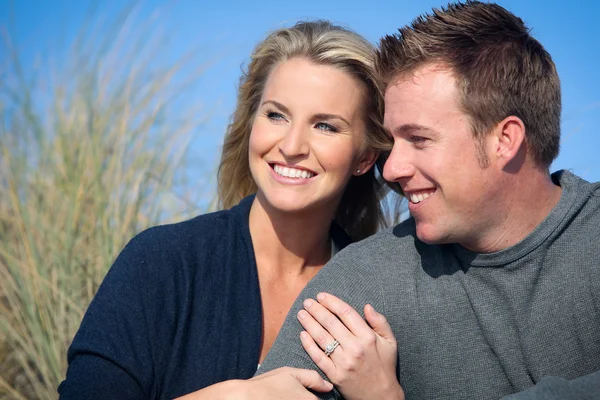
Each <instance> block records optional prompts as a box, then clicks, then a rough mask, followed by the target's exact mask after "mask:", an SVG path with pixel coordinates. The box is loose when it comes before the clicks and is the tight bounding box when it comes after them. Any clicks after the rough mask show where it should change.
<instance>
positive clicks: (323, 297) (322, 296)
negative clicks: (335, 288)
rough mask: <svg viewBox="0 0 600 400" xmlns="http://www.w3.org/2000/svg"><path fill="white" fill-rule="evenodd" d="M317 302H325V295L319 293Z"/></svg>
mask: <svg viewBox="0 0 600 400" xmlns="http://www.w3.org/2000/svg"><path fill="white" fill-rule="evenodd" d="M317 300H319V301H323V300H325V293H319V294H318V295H317Z"/></svg>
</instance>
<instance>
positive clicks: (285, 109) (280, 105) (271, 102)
mask: <svg viewBox="0 0 600 400" xmlns="http://www.w3.org/2000/svg"><path fill="white" fill-rule="evenodd" d="M265 104H273V105H274V106H275V107H277V108H278V109H280V110H281V111H283V112H284V113H286V114H289V113H290V110H289V108H287V107H286V106H284V105H283V104H281V103H280V102H278V101H275V100H265V101H263V102H262V104H261V106H264V105H265Z"/></svg>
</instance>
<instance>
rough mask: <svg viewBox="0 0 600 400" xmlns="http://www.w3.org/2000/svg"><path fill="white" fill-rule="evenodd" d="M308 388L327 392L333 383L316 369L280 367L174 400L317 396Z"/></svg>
mask: <svg viewBox="0 0 600 400" xmlns="http://www.w3.org/2000/svg"><path fill="white" fill-rule="evenodd" d="M307 388H308V389H311V390H314V391H316V392H329V391H330V390H331V389H333V385H332V384H331V383H329V382H327V381H326V380H324V379H323V378H321V375H319V373H318V372H317V371H311V370H308V369H300V368H291V367H283V368H278V369H274V370H273V371H269V372H267V373H265V374H263V375H258V376H255V377H254V378H251V379H248V380H241V379H234V380H229V381H225V382H220V383H217V384H214V385H212V386H209V387H207V388H204V389H201V390H198V391H196V392H193V393H190V394H187V395H185V396H183V397H179V398H178V399H177V400H202V399H211V400H215V399H217V400H229V399H231V400H245V399H248V400H250V399H266V400H278V399H293V400H315V399H318V397H316V396H315V395H314V394H312V393H311V392H309V391H308V390H307Z"/></svg>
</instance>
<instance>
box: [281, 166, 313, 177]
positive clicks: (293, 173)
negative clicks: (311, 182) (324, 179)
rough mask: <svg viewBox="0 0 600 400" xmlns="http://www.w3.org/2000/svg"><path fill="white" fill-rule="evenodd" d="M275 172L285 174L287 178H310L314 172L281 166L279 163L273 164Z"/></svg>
mask: <svg viewBox="0 0 600 400" xmlns="http://www.w3.org/2000/svg"><path fill="white" fill-rule="evenodd" d="M273 169H274V170H275V172H276V173H277V174H279V175H281V176H285V177H287V178H304V179H307V178H312V177H313V176H314V174H313V173H312V172H308V171H305V170H301V169H296V168H289V167H283V166H281V165H278V164H275V165H274V166H273Z"/></svg>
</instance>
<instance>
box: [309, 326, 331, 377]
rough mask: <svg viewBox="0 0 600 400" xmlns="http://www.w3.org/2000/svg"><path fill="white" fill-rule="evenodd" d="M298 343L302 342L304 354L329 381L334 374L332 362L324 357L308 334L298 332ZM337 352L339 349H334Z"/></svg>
mask: <svg viewBox="0 0 600 400" xmlns="http://www.w3.org/2000/svg"><path fill="white" fill-rule="evenodd" d="M300 341H301V342H302V347H304V350H306V353H307V354H308V355H309V356H310V358H311V359H312V360H313V361H314V363H315V364H316V365H317V367H319V369H320V370H321V371H323V373H325V375H327V377H328V378H329V379H331V378H332V377H333V376H334V373H335V364H334V363H333V361H332V360H331V359H330V358H329V357H327V356H326V355H325V353H324V352H323V350H321V348H320V347H319V346H318V345H317V343H316V342H315V341H314V340H313V338H312V337H311V336H310V334H309V333H308V332H305V331H302V332H300ZM337 350H339V349H335V351H337Z"/></svg>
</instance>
